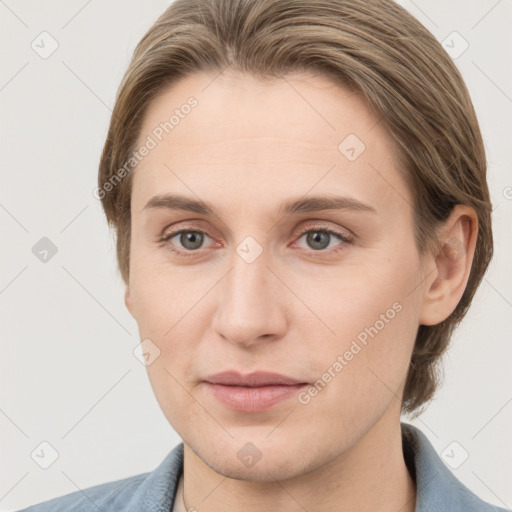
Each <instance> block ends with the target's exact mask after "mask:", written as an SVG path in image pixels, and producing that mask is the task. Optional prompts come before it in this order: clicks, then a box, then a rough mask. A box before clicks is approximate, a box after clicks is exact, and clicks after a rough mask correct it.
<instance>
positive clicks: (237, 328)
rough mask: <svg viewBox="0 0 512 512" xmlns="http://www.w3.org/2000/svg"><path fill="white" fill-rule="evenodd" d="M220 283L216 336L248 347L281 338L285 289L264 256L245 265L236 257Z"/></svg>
mask: <svg viewBox="0 0 512 512" xmlns="http://www.w3.org/2000/svg"><path fill="white" fill-rule="evenodd" d="M219 284H220V286H219V287H218V290H217V294H218V295H217V297H218V306H217V309H216V312H215V315H214V318H213V322H212V327H213V330H214V332H215V333H216V334H217V335H218V336H220V337H221V338H223V339H224V340H226V341H229V342H231V343H233V344H237V345H240V346H243V347H247V348H249V347H252V346H254V345H260V344H262V343H263V342H269V341H275V340H277V339H279V338H281V337H282V336H284V334H285V332H286V329H287V322H288V321H287V315H286V304H285V301H286V299H287V297H286V287H285V286H284V285H283V283H282V282H281V281H280V280H279V279H278V278H277V277H276V275H275V274H274V273H273V272H272V270H271V269H270V268H269V267H268V262H267V260H266V258H265V257H264V256H263V255H261V256H260V257H259V258H258V259H256V260H255V261H253V262H251V263H248V262H246V261H244V260H243V259H242V258H241V257H239V256H238V255H237V254H235V255H234V258H233V264H232V268H231V270H230V271H229V272H228V274H227V275H226V277H225V279H223V282H222V283H219ZM288 299H289V298H288Z"/></svg>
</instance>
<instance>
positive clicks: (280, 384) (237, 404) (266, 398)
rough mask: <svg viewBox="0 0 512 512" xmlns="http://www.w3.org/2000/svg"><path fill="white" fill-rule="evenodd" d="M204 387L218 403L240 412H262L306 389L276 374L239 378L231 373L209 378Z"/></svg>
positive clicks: (266, 373) (262, 373) (260, 373)
mask: <svg viewBox="0 0 512 512" xmlns="http://www.w3.org/2000/svg"><path fill="white" fill-rule="evenodd" d="M204 384H205V386H206V388H207V389H208V390H209V391H210V392H211V393H212V394H213V396H215V398H217V400H219V401H220V402H221V403H223V404H224V405H226V406H228V407H229V408H230V409H234V410H237V411H242V412H262V411H265V410H267V409H269V408H271V407H272V406H274V405H276V404H277V403H279V402H281V401H283V400H285V399H287V398H290V397H291V396H292V395H294V394H296V392H297V391H298V390H299V389H300V388H302V387H303V386H306V385H307V383H306V382H301V381H298V380H296V379H292V378H291V377H287V376H285V375H280V374H278V373H271V372H254V373H249V374H247V375H242V374H240V373H238V372H234V371H228V372H222V373H217V374H215V375H211V376H210V377H208V378H207V379H205V381H204Z"/></svg>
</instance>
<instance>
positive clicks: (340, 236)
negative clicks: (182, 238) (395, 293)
mask: <svg viewBox="0 0 512 512" xmlns="http://www.w3.org/2000/svg"><path fill="white" fill-rule="evenodd" d="M310 232H321V233H328V234H329V235H331V236H334V237H335V238H338V239H339V240H340V241H341V242H344V243H346V244H352V243H353V238H352V237H351V236H349V235H347V234H345V233H340V232H339V231H334V230H332V229H330V228H327V227H326V226H308V227H307V229H304V230H303V231H301V232H300V233H299V234H298V239H300V238H302V237H303V236H304V235H306V234H307V233H310ZM182 233H200V234H204V235H206V236H208V237H209V238H212V237H211V236H210V235H209V234H208V233H207V232H206V231H203V230H201V229H180V230H178V231H174V232H172V233H169V234H167V235H165V236H162V238H161V239H160V240H159V241H160V242H162V243H163V244H166V245H168V247H169V249H170V250H171V251H172V252H174V253H175V254H177V255H178V256H183V257H185V258H189V257H194V256H196V255H197V253H198V252H199V250H200V249H198V250H195V251H180V250H179V249H175V248H173V247H172V244H170V243H169V242H170V240H171V239H172V238H174V237H175V236H176V235H179V234H182ZM212 239H213V238H212ZM343 245H344V244H340V245H338V246H336V247H335V248H334V249H330V250H325V249H320V250H317V251H315V250H312V249H311V250H310V251H308V252H310V253H320V254H325V253H331V254H338V253H340V252H342V251H344V250H345V247H343Z"/></svg>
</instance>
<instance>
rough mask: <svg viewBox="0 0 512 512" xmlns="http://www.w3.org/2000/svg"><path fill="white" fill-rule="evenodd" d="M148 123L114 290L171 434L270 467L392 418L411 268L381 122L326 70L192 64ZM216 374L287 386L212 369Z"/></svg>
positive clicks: (215, 454) (207, 454)
mask: <svg viewBox="0 0 512 512" xmlns="http://www.w3.org/2000/svg"><path fill="white" fill-rule="evenodd" d="M191 96H193V97H194V98H195V102H194V106H193V107H191V108H186V107H183V105H186V104H187V100H188V98H190V97H191ZM189 104H191V103H189ZM176 109H178V112H175V111H176ZM173 112H174V113H175V114H176V115H175V119H174V120H173V121H172V122H173V127H172V129H170V130H169V126H168V125H167V128H168V133H166V131H165V130H164V131H163V134H162V133H161V132H162V126H163V125H162V124H161V123H165V122H166V121H169V118H170V116H171V115H172V114H173ZM176 116H177V117H176ZM178 117H179V121H176V119H177V118H178ZM158 127H160V130H158ZM155 134H158V135H155ZM148 137H150V138H151V139H152V140H154V141H155V142H156V144H155V145H154V147H151V148H150V150H149V151H148V152H147V155H146V156H145V157H144V158H143V160H142V161H141V162H140V163H139V164H138V167H137V168H136V169H135V171H133V172H134V176H133V189H132V197H131V207H132V212H131V215H132V217H131V221H132V235H131V237H132V238H131V248H130V277H129V283H128V286H127V290H126V304H127V306H128V308H129V310H130V312H131V314H132V315H133V316H134V318H135V319H136V321H137V323H138V326H139V330H140V337H141V340H150V341H145V342H144V343H146V347H149V348H150V350H148V352H149V353H150V359H149V360H148V362H149V363H150V364H148V366H147V370H148V374H149V378H150V381H151V384H152V387H153V389H154V392H155V394H156V397H157V399H158V402H159V404H160V406H161V408H162V410H163V412H164V414H165V416H166V417H167V419H168V420H169V422H170V423H171V425H172V426H173V428H174V429H175V430H176V431H177V432H178V434H179V435H180V436H181V437H182V439H183V441H184V442H185V444H186V445H187V446H188V447H189V448H190V449H191V450H192V451H193V452H194V453H195V454H196V455H197V456H198V457H199V458H200V459H201V460H202V461H203V462H204V463H205V464H206V465H207V466H209V467H210V468H212V469H214V470H215V471H217V472H218V473H220V474H223V475H225V476H230V477H233V478H238V479H247V480H253V481H267V480H269V481H270V480H275V479H276V478H279V479H285V478H291V477H293V476H296V475H300V474H305V473H307V472H309V471H312V470H314V469H317V468H320V467H323V466H326V465H328V464H329V463H330V462H332V461H334V459H336V458H339V457H343V456H348V455H347V454H348V453H350V450H351V449H352V448H353V447H354V446H356V445H357V443H358V441H359V440H361V439H362V437H363V436H364V435H365V434H366V433H367V432H369V431H370V430H371V429H372V428H374V427H376V426H378V425H385V424H389V425H391V424H392V425H393V428H396V425H397V423H398V419H399V415H400V400H399V397H400V396H401V392H402V390H403V385H404V382H405V377H406V374H407V370H408V365H409V361H410V356H411V352H412V348H413V344H414V339H415V335H416V331H417V328H418V324H419V318H420V314H421V308H422V299H421V293H422V290H421V286H418V285H419V284H420V283H421V282H422V276H423V274H424V270H423V267H422V264H421V261H420V257H419V254H418V250H417V247H416V245H415V241H414V234H413V233H414V232H413V209H412V206H411V204H412V202H413V199H412V196H411V192H410V191H409V190H408V187H407V186H406V183H405V180H404V179H403V177H402V175H401V173H400V171H399V169H398V158H397V154H396V150H395V148H394V145H393V144H392V141H391V139H390V137H389V135H388V133H387V132H386V130H385V128H384V127H383V123H379V118H378V117H376V116H375V115H373V114H372V113H371V112H370V111H369V110H368V108H367V107H366V106H365V104H364V102H363V101H362V100H361V99H360V98H359V96H357V95H355V94H353V93H351V92H349V91H347V90H345V89H343V88H341V87H340V86H339V85H337V84H335V83H333V82H332V81H331V80H330V79H329V78H327V77H323V76H315V75H309V74H299V73H296V74H293V75H288V76H287V77H286V80H284V79H276V80H273V81H267V82H262V81H259V80H258V79H256V78H254V77H251V76H248V75H234V74H227V73H224V74H222V75H220V76H217V77H216V78H215V75H210V74H206V73H205V74H198V75H195V76H190V77H188V78H185V79H183V80H181V81H180V82H179V83H176V84H173V85H172V86H171V87H170V88H169V89H167V90H166V91H165V92H164V93H163V94H161V95H160V96H159V97H158V98H157V99H156V100H155V101H154V102H152V103H151V105H150V107H149V109H148V111H147V112H146V116H145V119H144V123H143V127H142V130H141V133H140V137H139V143H140V144H139V145H140V146H142V145H143V144H144V143H146V142H147V141H148V140H149V139H148ZM159 139H161V140H159ZM149 146H153V144H152V143H149V144H148V147H149ZM171 195H172V196H179V197H180V198H181V201H177V200H176V198H174V199H172V198H169V197H167V199H165V197H164V196H171ZM157 196H158V198H157ZM326 199H327V200H329V201H323V200H326ZM196 202H200V204H197V203H196ZM226 371H234V372H238V373H239V374H242V375H247V374H252V373H254V372H272V373H277V374H280V375H282V376H286V377H288V378H290V379H294V382H295V381H296V382H297V383H298V384H297V385H293V386H292V385H276V383H275V382H273V383H274V385H272V382H267V381H261V382H259V383H258V382H252V385H253V386H255V385H256V384H259V386H256V389H252V390H249V388H248V387H244V388H241V387H238V386H233V385H231V386H228V385H221V384H213V383H212V381H213V380H215V379H214V378H213V377H212V376H214V375H215V374H219V373H221V372H226ZM231 384H233V382H231ZM246 384H247V383H246ZM263 384H270V385H267V386H263ZM288 384H290V383H288ZM248 457H249V458H248ZM250 461H252V462H250Z"/></svg>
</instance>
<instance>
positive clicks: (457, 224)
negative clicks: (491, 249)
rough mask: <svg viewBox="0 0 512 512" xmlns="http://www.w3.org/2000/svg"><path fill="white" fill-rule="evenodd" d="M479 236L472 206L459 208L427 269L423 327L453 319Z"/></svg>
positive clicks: (442, 230)
mask: <svg viewBox="0 0 512 512" xmlns="http://www.w3.org/2000/svg"><path fill="white" fill-rule="evenodd" d="M477 236H478V217H477V215H476V212H475V210H473V208H471V207H469V206H465V205H457V206H455V208H454V209H453V210H452V212H451V214H450V216H449V217H448V219H447V220H446V221H445V223H444V224H443V226H442V227H441V228H440V230H439V234H438V241H439V249H438V250H437V251H436V254H434V255H433V257H432V258H429V263H428V264H427V267H425V271H426V273H427V279H426V280H425V287H424V295H423V305H422V308H421V311H420V318H419V321H420V324H422V325H436V324H438V323H440V322H442V321H443V320H445V319H446V318H448V316H450V314H451V313H452V312H453V311H454V310H455V308H456V307H457V304H458V303H459V301H460V299H461V297H462V294H463V293H464V290H465V289H466V284H467V282H468V279H469V273H470V270H471V264H472V263H473V256H474V254H475V247H476V240H477Z"/></svg>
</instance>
